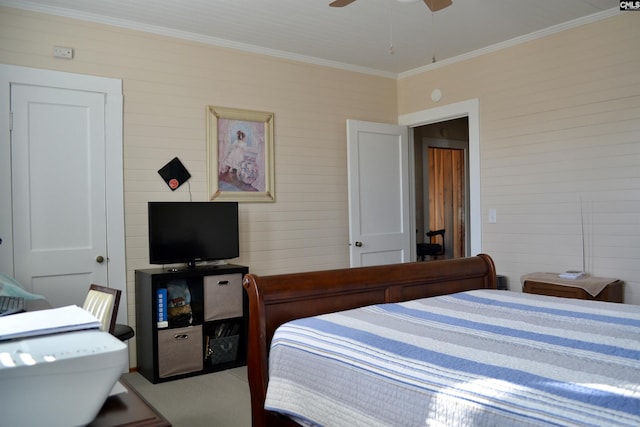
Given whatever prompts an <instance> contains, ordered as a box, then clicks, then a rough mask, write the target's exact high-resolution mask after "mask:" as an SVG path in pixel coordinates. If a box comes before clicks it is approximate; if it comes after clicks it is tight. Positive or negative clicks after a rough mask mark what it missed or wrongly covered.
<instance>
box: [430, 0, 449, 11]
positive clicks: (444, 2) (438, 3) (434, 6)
mask: <svg viewBox="0 0 640 427" xmlns="http://www.w3.org/2000/svg"><path fill="white" fill-rule="evenodd" d="M451 3H452V1H451V0H424V4H426V5H427V7H428V8H429V9H431V11H432V12H437V11H439V10H440V9H444V8H445V7H447V6H451Z"/></svg>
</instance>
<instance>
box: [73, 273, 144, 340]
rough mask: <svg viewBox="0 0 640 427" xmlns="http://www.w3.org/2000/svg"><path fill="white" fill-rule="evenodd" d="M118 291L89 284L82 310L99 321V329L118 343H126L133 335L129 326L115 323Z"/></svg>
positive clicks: (118, 302)
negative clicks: (117, 340) (116, 339)
mask: <svg viewBox="0 0 640 427" xmlns="http://www.w3.org/2000/svg"><path fill="white" fill-rule="evenodd" d="M120 293H121V292H120V290H119V289H114V288H107V287H106V286H100V285H95V284H91V285H90V286H89V292H88V293H87V297H86V298H85V300H84V305H83V306H82V308H84V309H85V310H87V311H88V312H89V313H91V314H93V315H94V316H95V317H96V318H97V319H98V320H99V321H100V329H101V330H103V331H107V332H109V333H110V334H111V335H113V336H115V337H116V338H118V339H119V340H120V341H126V340H128V339H129V338H132V337H133V336H134V335H135V334H134V332H133V328H131V326H129V325H123V324H119V323H116V314H117V313H118V305H119V304H120Z"/></svg>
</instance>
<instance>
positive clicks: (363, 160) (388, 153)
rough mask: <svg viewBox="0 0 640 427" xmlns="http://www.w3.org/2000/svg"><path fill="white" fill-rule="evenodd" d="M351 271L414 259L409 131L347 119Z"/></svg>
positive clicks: (399, 127)
mask: <svg viewBox="0 0 640 427" xmlns="http://www.w3.org/2000/svg"><path fill="white" fill-rule="evenodd" d="M347 145H348V155H347V158H348V177H349V184H348V185H349V234H350V236H349V244H350V251H349V252H350V264H351V266H352V267H360V266H369V265H382V264H392V263H400V262H409V261H411V260H412V251H411V242H412V239H411V237H412V234H411V226H410V218H411V215H410V197H409V195H410V191H409V141H408V129H407V127H405V126H395V125H388V124H383V123H372V122H362V121H357V120H347Z"/></svg>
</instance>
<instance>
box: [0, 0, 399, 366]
mask: <svg viewBox="0 0 640 427" xmlns="http://www.w3.org/2000/svg"><path fill="white" fill-rule="evenodd" d="M54 45H61V46H69V47H73V48H74V49H75V58H74V59H73V60H71V61H69V60H63V59H56V58H53V57H52V48H53V46H54ZM0 62H1V63H5V64H12V65H20V66H28V67H35V68H43V69H50V70H59V71H68V72H74V73H83V74H91V75H99V76H104V77H113V78H119V79H122V81H123V92H124V99H125V103H124V123H123V124H124V196H125V227H126V258H127V288H128V306H129V307H128V312H129V322H130V324H132V325H135V307H134V304H135V297H134V293H133V292H134V285H133V283H134V270H135V269H139V268H146V267H149V264H148V252H147V251H148V249H147V217H146V215H147V214H146V203H147V201H149V200H189V193H188V189H189V186H187V185H183V186H182V187H180V188H179V189H178V190H177V191H176V192H171V191H170V190H169V188H168V187H167V186H166V184H165V183H164V182H163V181H162V180H161V178H160V177H159V175H158V173H157V170H158V169H159V168H160V167H161V166H163V165H164V164H165V163H166V162H168V161H169V160H171V159H172V158H173V157H175V156H178V157H179V158H180V159H181V160H182V162H183V163H184V165H185V166H186V168H187V169H188V170H189V172H190V173H191V175H192V178H191V180H190V181H189V182H190V188H191V192H192V195H193V200H207V194H208V192H207V178H206V128H205V124H206V119H205V118H206V114H205V110H206V106H207V105H216V106H224V107H234V108H243V109H250V110H260V111H270V112H273V113H275V126H274V129H275V166H276V172H275V181H276V182H275V192H276V203H245V204H241V206H240V222H241V223H240V232H241V244H240V249H241V255H240V258H239V259H238V260H235V261H236V262H237V263H241V264H244V265H248V266H249V267H250V269H251V271H252V272H255V273H258V274H274V273H280V272H289V271H304V270H317V269H327V268H341V267H347V266H348V265H349V256H348V245H347V244H348V217H347V215H348V208H347V168H346V165H347V160H346V155H347V149H346V123H345V121H346V119H347V118H353V119H359V120H370V121H380V122H389V123H394V122H395V121H396V118H397V110H396V81H395V80H393V79H385V78H380V77H373V76H369V75H363V74H358V73H353V72H346V71H340V70H335V69H331V68H325V67H320V66H313V65H307V64H301V63H296V62H290V61H285V60H282V59H274V58H271V57H267V56H261V55H256V54H248V53H243V52H238V51H232V50H226V49H222V48H217V47H213V46H209V45H205V44H199V43H196V42H188V41H184V40H177V39H171V38H167V37H162V36H157V35H152V34H147V33H143V32H136V31H131V30H125V29H120V28H114V27H109V26H104V25H96V24H92V23H86V22H80V21H75V20H72V19H66V18H60V17H55V16H48V15H44V14H39V13H31V12H25V11H19V10H15V9H10V8H2V7H0ZM132 360H135V356H133V359H132Z"/></svg>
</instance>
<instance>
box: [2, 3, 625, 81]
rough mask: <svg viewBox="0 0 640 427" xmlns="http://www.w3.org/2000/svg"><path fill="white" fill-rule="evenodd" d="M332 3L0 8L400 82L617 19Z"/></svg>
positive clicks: (479, 7)
mask: <svg viewBox="0 0 640 427" xmlns="http://www.w3.org/2000/svg"><path fill="white" fill-rule="evenodd" d="M330 2H331V0H28V1H27V0H0V5H4V6H11V7H16V8H21V9H28V10H34V11H39V12H45V13H51V14H55V15H61V16H68V17H72V18H78V19H83V20H88V21H93V22H101V23H106V24H110V25H117V26H122V27H127V28H134V29H139V30H143V31H149V32H153V33H157V34H165V35H169V36H173V37H180V38H185V39H189V40H196V41H201V42H205V43H211V44H215V45H221V46H226V47H233V48H238V49H243V50H248V51H253V52H261V53H266V54H270V55H274V56H279V57H286V58H290V59H295V60H302V61H308V62H312V63H317V64H326V65H330V66H334V67H338V68H345V69H351V70H356V71H363V72H368V73H373V74H378V75H386V76H396V77H397V76H402V75H406V74H410V73H412V72H417V71H422V70H424V69H428V68H429V67H434V66H438V65H440V64H442V63H447V62H451V61H453V60H457V59H460V58H464V57H469V56H472V55H476V54H479V53H482V52H486V51H490V50H493V49H497V48H501V47H505V46H509V45H512V44H514V43H518V42H522V41H526V40H529V39H532V38H535V37H537V36H540V35H545V34H549V33H550V32H554V31H558V30H561V29H565V28H570V27H573V26H576V25H580V24H582V23H586V22H591V21H594V20H597V19H601V18H603V17H607V16H611V15H613V14H615V13H619V12H618V8H619V2H618V1H613V0H453V5H451V6H450V7H448V8H446V9H444V10H441V11H439V12H436V13H433V14H432V13H431V12H430V11H429V9H428V8H427V7H426V6H425V5H424V3H423V2H422V1H421V0H419V1H415V0H414V1H413V2H412V1H411V0H408V1H407V0H358V1H356V2H355V3H352V4H351V5H349V6H347V7H344V8H333V7H329V3H330ZM392 46H393V53H391V50H392V49H391V47H392ZM434 55H435V57H436V59H437V62H436V64H435V65H433V64H432V57H433V56H434Z"/></svg>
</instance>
